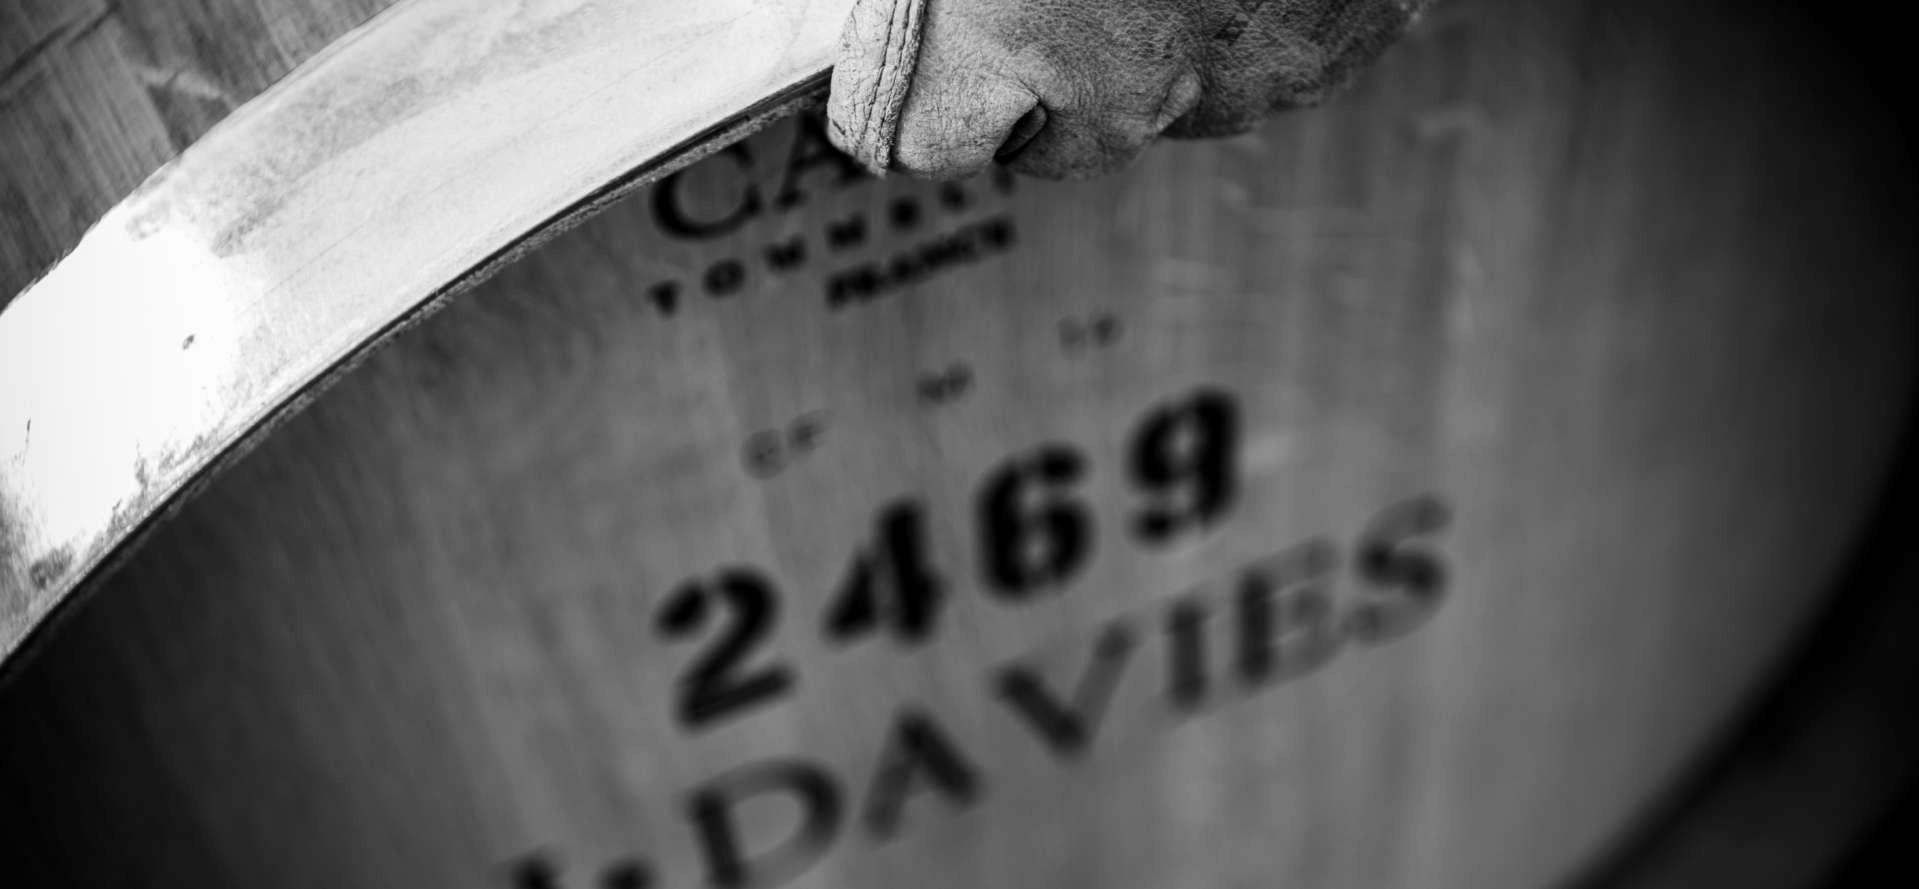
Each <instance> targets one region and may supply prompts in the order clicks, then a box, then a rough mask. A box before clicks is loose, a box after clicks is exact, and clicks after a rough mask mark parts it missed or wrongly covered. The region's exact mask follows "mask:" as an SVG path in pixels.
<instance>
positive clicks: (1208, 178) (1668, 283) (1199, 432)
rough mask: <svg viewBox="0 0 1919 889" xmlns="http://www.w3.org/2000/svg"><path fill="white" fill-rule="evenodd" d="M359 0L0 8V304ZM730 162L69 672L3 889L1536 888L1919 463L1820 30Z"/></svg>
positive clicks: (1725, 702) (1532, 19)
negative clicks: (1204, 122) (1138, 134)
mask: <svg viewBox="0 0 1919 889" xmlns="http://www.w3.org/2000/svg"><path fill="white" fill-rule="evenodd" d="M385 5H386V4H384V3H381V2H379V0H328V2H325V3H311V2H298V3H296V2H292V0H253V2H247V3H240V2H236V0H199V2H188V0H146V2H131V0H128V2H122V3H118V4H111V5H109V4H106V3H99V4H88V3H53V2H39V0H9V2H7V3H6V4H5V5H3V6H0V23H4V25H5V30H4V31H0V72H4V74H3V75H0V198H4V200H5V201H6V212H5V215H4V219H3V220H0V226H3V227H0V251H3V252H0V293H9V294H10V293H14V292H16V291H18V290H21V289H23V288H25V287H27V286H28V285H29V284H30V283H32V282H33V281H34V280H35V279H36V278H38V277H39V276H40V275H42V274H43V273H44V272H45V271H46V269H47V268H49V267H50V266H51V265H52V263H53V262H54V261H56V260H57V259H59V257H60V256H61V255H62V254H63V253H64V252H65V251H66V250H68V249H69V248H71V247H72V246H73V245H74V244H75V243H77V242H78V241H79V238H80V236H81V234H82V232H83V231H84V230H85V229H86V228H87V226H88V225H89V224H90V223H91V222H92V221H93V220H95V219H97V218H99V217H100V215H101V214H102V213H104V212H106V210H107V208H108V207H109V206H111V205H112V204H113V203H114V202H115V201H118V200H119V199H121V198H122V197H124V196H126V195H127V194H128V193H130V192H132V191H133V190H134V188H135V187H136V186H137V185H139V183H140V181H141V180H142V178H143V177H145V176H146V175H147V174H148V173H150V172H152V171H153V170H155V169H156V168H158V167H159V166H160V165H161V164H162V163H164V162H165V161H166V160H167V159H168V158H169V157H170V156H172V155H173V154H174V153H176V152H179V151H182V150H186V149H187V148H188V146H190V145H194V144H196V143H198V142H200V140H202V138H203V137H204V138H206V139H209V140H210V139H213V138H216V137H217V136H218V135H219V134H218V133H217V132H216V133H213V134H209V133H208V131H209V130H210V129H211V128H213V127H214V126H215V124H216V123H217V122H219V121H221V120H223V119H226V118H228V117H229V116H230V115H235V114H245V113H246V110H245V108H244V107H243V106H244V104H245V103H246V101H247V100H248V99H249V98H251V97H253V96H254V95H255V94H256V93H259V92H260V91H261V90H263V89H265V88H266V87H267V86H268V85H269V84H270V83H272V82H273V81H275V80H276V79H278V78H280V77H282V76H284V75H286V74H287V73H288V72H289V71H291V70H293V69H294V68H295V66H297V65H299V64H301V63H302V62H305V61H307V60H308V59H310V58H313V57H315V55H316V54H318V53H320V52H321V51H322V50H324V49H326V48H327V47H329V46H337V45H339V43H338V42H339V41H342V39H343V38H346V37H347V36H348V34H349V32H350V31H351V30H352V29H354V28H356V27H360V28H362V30H361V31H360V32H357V33H360V34H365V33H367V31H366V30H365V29H376V28H379V27H380V26H381V23H382V21H383V19H382V17H380V16H377V15H375V14H376V13H379V12H380V11H381V9H382V8H383V7H384V6H385ZM472 6H473V8H474V9H475V10H478V9H481V8H482V7H485V8H487V9H490V10H492V12H489V13H487V14H489V15H496V16H499V17H500V18H501V20H502V21H508V22H509V23H517V22H519V21H520V19H519V18H516V17H524V19H525V21H527V22H529V23H530V24H528V25H527V26H526V28H527V30H526V33H528V34H531V35H533V36H532V37H531V38H529V39H528V40H526V41H523V42H520V43H513V44H511V45H510V46H508V45H507V44H502V48H501V49H500V51H501V52H506V51H509V50H510V51H516V52H517V51H526V52H538V51H540V49H539V47H541V46H543V45H547V44H542V42H541V40H542V39H545V38H547V37H552V38H553V39H555V40H560V39H562V38H561V37H560V36H554V35H563V31H564V29H565V28H566V27H567V25H568V22H570V21H572V19H571V18H569V16H571V15H572V14H573V13H572V10H574V9H575V8H577V9H580V10H587V9H589V8H591V7H593V6H594V4H590V3H574V2H571V0H556V2H553V3H546V4H540V3H527V2H516V3H500V4H472ZM475 14H476V15H477V14H479V13H477V12H476V13H475ZM580 14H582V15H584V14H585V13H584V12H582V13H580ZM535 25H537V26H538V27H535ZM461 27H463V25H462V24H461V23H458V22H455V23H453V24H450V25H449V28H451V29H452V30H453V31H454V32H456V33H458V32H459V29H460V28H461ZM542 28H545V29H552V30H550V31H548V30H540V29H542ZM526 47H533V48H532V49H526ZM431 98H432V95H431V94H430V93H429V94H428V96H427V99H429V100H430V99H431ZM563 98H564V97H553V99H554V101H560V100H562V99H563ZM735 110H743V109H735ZM324 135H325V134H319V135H317V136H316V137H315V138H323V137H324ZM705 147H706V148H710V149H712V150H713V152H714V153H712V154H711V156H709V157H707V158H705V159H704V160H701V161H699V162H698V163H695V164H693V165H691V166H687V167H685V168H684V169H681V170H678V171H677V172H674V173H673V174H672V175H670V176H667V177H665V178H663V179H660V180H659V181H657V182H654V183H653V184H651V185H648V186H646V187H644V188H641V189H639V190H638V191H636V192H634V193H633V194H631V195H629V196H627V197H625V198H624V199H621V200H618V201H611V202H608V203H607V204H606V206H604V207H602V208H599V209H600V212H599V213H598V215H596V216H595V217H594V218H592V219H590V220H587V221H585V222H583V223H581V224H580V225H578V226H577V227H576V228H573V229H571V230H570V231H567V232H565V233H563V234H559V235H558V236H557V237H555V238H554V239H553V240H551V241H550V242H548V243H545V244H544V245H543V246H540V247H538V248H537V249H533V250H531V251H529V252H526V253H525V254H524V255H521V256H518V257H517V258H516V259H515V260H514V261H512V262H510V263H505V264H502V265H501V266H500V267H499V268H498V269H497V271H496V272H495V273H494V274H493V275H492V277H491V278H490V279H488V280H486V281H484V282H482V283H479V284H478V285H477V286H475V287H474V288H473V289H471V290H470V291H468V292H465V293H461V294H459V295H457V296H455V297H453V298H452V299H450V300H448V301H447V302H446V304H445V306H444V308H443V309H442V310H441V311H439V312H438V313H437V314H434V315H432V316H431V317H430V318H423V319H415V320H414V323H413V324H412V326H411V327H410V328H409V329H406V330H402V331H397V332H392V331H389V332H388V333H392V334H393V336H392V339H391V341H390V342H388V343H387V344H386V345H385V346H384V347H382V348H380V349H378V350H375V351H373V352H372V353H371V354H370V355H367V356H366V357H365V359H364V360H363V361H362V362H361V363H359V364H358V365H357V366H356V367H354V368H353V369H352V370H350V371H349V372H346V373H344V374H343V375H341V376H339V377H338V378H337V379H336V380H335V381H334V382H333V383H332V384H331V386H330V387H329V388H327V389H326V390H325V391H324V392H320V393H317V394H316V396H315V397H313V398H312V400H311V402H310V403H309V404H306V405H305V406H304V408H303V409H302V410H300V412H298V413H297V414H295V415H292V416H291V417H289V418H287V419H285V420H284V421H282V422H281V423H280V424H279V425H278V426H277V427H276V428H274V429H273V430H272V431H271V432H270V434H267V435H265V436H264V437H262V438H260V439H259V440H258V442H257V445H256V446H255V447H253V448H252V450H251V451H250V452H248V453H245V454H244V455H236V456H235V457H234V459H232V460H231V461H230V462H229V463H228V465H226V466H225V467H224V468H223V469H222V471H220V472H218V473H216V474H211V475H209V476H207V477H206V478H204V479H203V480H202V485H201V486H200V488H199V490H198V491H197V492H196V493H193V494H192V495H191V496H184V495H183V496H180V497H178V498H175V499H174V500H172V501H171V502H170V503H169V504H168V509H169V510H171V514H169V515H165V516H160V517H156V518H155V519H154V521H152V523H151V524H150V526H149V527H148V530H147V531H146V532H145V534H144V536H143V537H142V538H141V539H140V540H138V541H137V545H129V546H126V547H124V548H123V551H122V552H119V553H116V556H115V562H114V563H113V564H112V565H110V566H107V568H103V569H101V571H100V572H99V576H98V577H97V578H96V579H95V580H93V582H92V583H91V585H90V586H89V587H88V588H87V589H86V590H85V594H84V595H76V596H74V597H72V598H71V599H70V600H69V601H67V602H65V603H64V604H63V605H62V606H61V609H60V611H59V612H58V614H57V620H55V621H54V622H53V623H52V624H50V625H46V626H42V627H40V629H39V630H37V631H36V633H35V635H34V636H33V637H32V645H31V646H30V647H29V648H27V649H25V650H23V652H22V653H20V654H17V655H16V656H14V657H13V658H11V659H10V660H9V661H8V662H7V664H6V671H7V676H6V683H5V686H4V688H0V868H4V870H0V874H5V877H4V880H5V881H6V882H7V883H8V884H9V885H12V884H13V882H14V881H15V880H19V881H20V883H19V885H77V886H92V885H100V886H107V885H112V886H148V885H151V886H183V885H192V886H200V887H210V886H235V887H242V886H244V887H252V886H314V887H320V886H328V887H336V886H354V887H385V886H394V887H402V886H405V887H416V886H464V887H502V889H506V887H514V889H548V887H556V889H557V887H587V886H592V887H607V889H614V887H619V889H632V887H642V886H659V887H674V889H678V887H695V886H715V887H742V886H753V887H773V886H837V887H878V886H889V885H914V886H929V887H971V886H981V885H1006V886H1035V887H1039V886H1106V887H1167V886H1205V887H1212V886H1219V887H1231V886H1247V887H1253V886H1259V887H1266V886H1313V887H1338V886H1352V887H1384V886H1419V887H1448V886H1459V887H1508V886H1510V887H1536V886H1546V885H1556V884H1559V883H1561V882H1563V881H1566V880H1569V879H1572V878H1574V877H1575V876H1576V875H1578V874H1581V873H1585V872H1587V871H1586V869H1588V868H1590V867H1592V866H1593V864H1594V862H1595V861H1596V860H1598V859H1599V858H1600V857H1601V856H1603V855H1605V854H1607V853H1608V851H1609V850H1612V849H1614V848H1615V847H1616V846H1617V844H1618V843H1619V841H1620V839H1621V837H1622V836H1625V835H1626V834H1627V833H1628V832H1629V831H1630V830H1632V829H1633V826H1634V825H1635V824H1637V823H1639V822H1638V821H1637V819H1638V818H1640V817H1641V816H1642V815H1644V814H1645V812H1646V811H1648V809H1649V807H1652V806H1655V805H1656V804H1657V802H1658V801H1659V800H1660V799H1661V798H1662V794H1663V793H1664V792H1665V790H1666V788H1668V787H1670V786H1671V785H1673V783H1674V782H1676V781H1679V780H1681V779H1682V777H1683V776H1684V774H1685V773H1686V770H1687V769H1688V768H1689V767H1690V766H1692V765H1693V764H1694V763H1695V762H1696V760H1697V757H1698V756H1699V755H1700V751H1702V750H1705V749H1708V748H1709V746H1710V745H1711V744H1712V743H1713V741H1714V739H1715V738H1718V737H1719V736H1720V735H1721V733H1723V732H1724V730H1725V727H1726V726H1727V725H1729V724H1733V723H1734V721H1735V720H1736V718H1737V717H1738V715H1739V714H1740V713H1742V712H1744V708H1745V707H1746V706H1747V705H1748V703H1749V702H1750V701H1752V700H1754V699H1755V696H1758V695H1761V694H1763V693H1764V691H1765V687H1766V685H1767V683H1768V682H1769V681H1771V680H1772V679H1774V678H1776V677H1777V675H1778V669H1779V665H1780V664H1781V663H1782V662H1783V659H1784V658H1785V657H1786V656H1787V655H1788V653H1789V652H1791V651H1792V650H1793V643H1794V641H1795V640H1797V639H1800V638H1802V636H1803V634H1804V632H1805V631H1806V628H1807V627H1809V626H1812V625H1814V622H1815V621H1816V620H1818V618H1819V617H1820V615H1822V614H1824V613H1825V611H1824V608H1825V605H1826V602H1827V600H1828V594H1829V593H1830V591H1831V590H1832V589H1833V588H1834V585H1835V583H1836V582H1837V581H1838V580H1839V579H1840V578H1841V577H1842V576H1843V574H1842V572H1843V571H1844V570H1845V568H1846V564H1847V559H1848V557H1849V556H1850V555H1851V554H1852V553H1853V552H1854V551H1855V545H1856V543H1857V541H1858V540H1860V539H1861V536H1862V535H1863V534H1865V533H1866V532H1867V531H1868V520H1869V518H1870V517H1871V515H1872V509H1871V507H1872V505H1873V503H1874V502H1875V499H1876V497H1877V495H1878V492H1879V490H1880V487H1881V484H1882V482H1883V481H1884V480H1885V478H1886V477H1887V472H1888V469H1889V467H1890V466H1891V465H1892V463H1891V461H1892V458H1893V456H1894V453H1895V449H1896V448H1897V446H1898V444H1899V442H1900V432H1901V430H1902V428H1904V423H1905V414H1906V409H1907V405H1908V403H1909V401H1910V396H1911V388H1910V384H1911V381H1912V377H1913V372H1914V368H1913V366H1912V362H1911V353H1912V346H1913V336H1912V335H1913V332H1914V325H1913V321H1914V319H1913V317H1912V313H1913V309H1912V306H1911V298H1910V297H1911V295H1912V287H1913V283H1914V274H1915V271H1919V269H1915V260H1914V258H1913V256H1912V255H1911V253H1910V250H1909V249H1908V248H1909V244H1910V241H1911V234H1912V232H1911V229H1910V227H1909V224H1910V220H1911V218H1912V214H1911V212H1910V211H1911V209H1912V203H1911V192H1910V182H1909V175H1908V172H1907V170H1906V168H1905V157H1904V155H1903V153H1902V151H1903V145H1902V144H1901V143H1900V141H1899V136H1898V134H1897V132H1896V122H1895V121H1894V120H1893V119H1892V117H1891V115H1890V112H1889V111H1888V109H1887V108H1886V107H1885V106H1884V105H1883V103H1882V101H1881V100H1880V99H1879V98H1878V97H1875V96H1874V95H1873V94H1872V93H1871V92H1870V91H1868V90H1866V89H1864V88H1862V87H1861V86H1860V82H1859V80H1858V75H1857V73H1856V72H1855V71H1853V70H1852V69H1851V68H1849V67H1848V66H1847V65H1845V64H1842V63H1841V60H1840V58H1839V55H1838V53H1837V51H1836V50H1835V49H1834V48H1833V46H1832V45H1831V44H1830V43H1829V42H1827V41H1826V39H1825V38H1824V37H1823V36H1822V35H1821V32H1819V31H1817V30H1816V29H1812V28H1810V27H1808V26H1807V25H1806V23H1805V22H1804V21H1803V19H1801V18H1800V17H1799V16H1798V15H1797V14H1795V13H1793V12H1791V11H1790V10H1788V9H1787V8H1785V7H1784V6H1780V7H1777V8H1772V7H1761V8H1755V7H1752V6H1750V5H1744V6H1736V5H1733V4H1718V3H1707V4H1662V3H1656V2H1651V0H1628V2H1611V3H1598V2H1587V0H1551V2H1535V3H1509V2H1497V0H1455V2H1448V3H1443V4H1440V5H1439V6H1437V7H1436V8H1435V10H1434V11H1433V13H1432V14H1431V15H1430V16H1428V17H1427V19H1426V20H1425V21H1423V22H1422V23H1421V24H1420V26H1419V27H1418V28H1417V29H1416V30H1415V32H1414V33H1413V34H1412V35H1411V36H1410V37H1408V38H1407V40H1406V41H1405V42H1404V43H1403V44H1402V45H1400V46H1398V47H1396V48H1394V49H1393V50H1392V51H1391V52H1390V53H1389V54H1388V56H1387V57H1386V58H1385V59H1384V60H1383V61H1382V62H1381V63H1380V65H1379V66H1378V67H1377V69H1375V70H1373V71H1371V72H1369V73H1368V74H1367V75H1366V76H1365V77H1364V78H1363V80H1362V81H1361V82H1360V83H1358V84H1357V85H1356V86H1355V87H1354V88H1353V89H1352V90H1350V91H1348V92H1347V93H1345V94H1343V95H1341V96H1340V97H1338V98H1337V99H1336V100H1335V101H1333V102H1331V103H1330V104H1328V105H1327V106H1326V107H1323V108H1320V109H1315V110H1312V111H1310V112H1304V113H1299V114H1294V115H1289V116H1284V117H1281V118H1277V119H1275V120H1274V121H1273V122H1272V123H1271V124H1270V125H1268V126H1266V127H1265V128H1263V129H1262V130H1260V131H1259V132H1257V133H1254V134H1252V135H1249V136H1247V137H1243V138H1239V139H1234V140H1228V141H1223V142H1194V143H1167V144H1162V145H1158V146H1155V147H1154V148H1153V149H1152V150H1151V151H1149V152H1148V153H1147V155H1146V156H1144V157H1143V158H1142V160H1141V161H1140V162H1139V163H1138V164H1137V165H1135V166H1134V167H1133V168H1132V169H1129V170H1127V171H1125V172H1124V173H1121V174H1119V175H1116V176H1113V177H1110V178H1107V179H1101V180H1098V181H1092V182H1084V183H1046V182H1035V181H1028V180H1020V179H1015V178H1013V177H1010V176H1006V175H999V174H992V175H986V176H982V177H980V178H977V179H974V180H968V181H964V182H957V183H922V182H913V181H905V180H894V179H887V180H875V179H872V178H870V177H867V176H865V175H863V174H862V173H860V172H859V170H858V169H857V168H856V167H855V166H854V165H852V164H850V163H849V162H848V161H847V160H846V159H845V158H843V157H841V156H839V155H838V154H837V153H835V152H834V151H832V149H831V148H830V146H829V145H827V143H826V141H825V140H824V138H823V136H822V134H821V130H820V126H819V124H818V121H817V119H816V118H814V117H811V116H808V115H806V114H800V115H798V116H792V117H785V118H782V119H781V120H779V121H778V122H776V123H773V124H772V125H770V126H768V127H766V128H765V129H763V130H761V131H759V132H757V133H755V134H753V135H751V136H749V137H747V138H745V139H744V140H743V141H738V142H728V141H727V139H726V138H723V137H716V138H715V139H713V140H712V141H711V144H709V145H707V146H705ZM466 186H467V187H470V188H473V189H485V188H488V187H489V183H487V182H471V183H466ZM342 212H346V211H345V210H344V209H343V210H342ZM433 224H434V221H433V220H430V219H422V220H421V221H420V225H421V226H422V227H423V228H425V227H430V226H432V225H433ZM395 249H396V250H404V249H406V245H405V244H396V245H395ZM193 345H194V343H192V342H188V343H185V344H183V346H182V348H183V349H187V348H191V347H192V346H193ZM200 345H201V346H202V347H203V348H204V347H205V344H204V343H202V344H200ZM57 347H58V346H56V348H57ZM71 348H73V349H83V348H85V345H84V344H83V343H76V344H73V345H72V346H71ZM37 385H44V381H39V380H33V379H25V378H15V379H4V380H0V386H6V387H33V386H37ZM21 432H22V434H24V435H28V436H30V435H31V429H27V430H22V431H21ZM0 434H5V435H12V434H13V433H12V432H10V431H0ZM1834 829H1838V827H1837V826H1835V828H1834Z"/></svg>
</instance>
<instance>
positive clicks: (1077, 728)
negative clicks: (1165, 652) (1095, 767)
mask: <svg viewBox="0 0 1919 889" xmlns="http://www.w3.org/2000/svg"><path fill="white" fill-rule="evenodd" d="M1137 641H1138V640H1137V638H1136V636H1135V635H1134V633H1133V630H1132V628H1131V627H1130V626H1128V625H1127V624H1125V623H1123V622H1115V623H1113V624H1111V625H1109V626H1108V627H1107V628H1106V629H1105V631H1104V632H1103V633H1101V635H1100V638H1099V641H1098V642H1097V643H1096V644H1095V645H1094V647H1093V659H1092V662H1091V663H1089V664H1087V666H1086V671H1085V672H1084V673H1083V674H1081V676H1080V679H1079V683H1078V685H1077V686H1076V687H1075V688H1074V690H1073V698H1072V700H1071V701H1070V702H1067V703H1061V702H1060V700H1059V699H1058V698H1057V697H1056V696H1054V694H1053V693H1052V692H1050V691H1048V690H1047V689H1046V683H1045V681H1043V680H1041V679H1040V678H1039V676H1038V675H1037V674H1035V673H1034V671H1033V670H1032V669H1031V668H1029V667H1025V666H1020V665H1014V666H1010V667H1006V668H1004V669H1002V670H1001V671H1000V672H999V676H998V680H997V681H996V683H995V685H996V686H997V688H998V691H999V696H1000V698H1001V700H1004V701H1005V702H1006V703H1007V705H1008V706H1010V707H1011V708H1012V709H1013V712H1014V713H1015V714H1017V715H1018V716H1019V717H1020V718H1021V719H1023V720H1024V721H1025V722H1026V724H1027V725H1028V726H1030V727H1031V728H1032V729H1033V730H1034V731H1035V732H1036V733H1038V734H1039V737H1040V740H1042V741H1044V742H1045V743H1046V746H1047V747H1048V748H1049V749H1051V750H1052V751H1053V752H1054V753H1056V754H1059V755H1060V757H1061V758H1064V759H1071V758H1074V757H1077V756H1079V755H1081V754H1084V753H1085V752H1086V750H1087V748H1088V747H1089V746H1090V745H1091V744H1092V740H1093V732H1094V731H1095V730H1097V729H1098V727H1099V724H1100V719H1101V717H1102V716H1104V715H1105V713H1106V707H1107V705H1108V704H1110V703H1112V700H1113V693H1114V691H1115V690H1116V689H1117V688H1118V687H1119V678H1120V674H1121V673H1122V672H1123V671H1124V670H1125V668H1126V663H1127V661H1128V659H1129V657H1130V656H1131V654H1132V652H1133V648H1134V645H1135V644H1136V642H1137Z"/></svg>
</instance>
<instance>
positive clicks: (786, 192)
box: [774, 114, 872, 210]
mask: <svg viewBox="0 0 1919 889" xmlns="http://www.w3.org/2000/svg"><path fill="white" fill-rule="evenodd" d="M815 171H825V172H829V173H832V174H834V175H833V179H832V182H833V185H834V190H835V191H839V190H842V189H846V188H849V187H851V186H854V185H858V184H859V183H861V182H863V181H865V180H868V179H871V178H872V177H871V176H870V175H868V174H867V172H866V169H865V168H864V167H861V166H860V165H859V162H858V161H855V160H853V159H852V158H850V157H847V156H846V155H845V154H843V153H841V152H840V150H839V149H837V148H834V147H833V143H832V142H830V141H828V140H827V138H826V127H825V124H823V123H821V122H820V118H819V116H818V115H813V114H803V115H801V116H800V119H799V126H798V127H797V132H796V133H795V135H794V137H793V144H792V146H791V147H790V148H789V149H788V151H787V153H786V170H785V172H784V173H783V174H782V175H781V177H780V191H779V197H777V198H774V204H775V205H776V206H778V207H779V208H780V209H782V210H790V209H792V208H794V207H797V206H799V205H801V204H804V203H806V191H805V190H804V189H802V188H800V182H801V180H803V179H805V178H806V176H807V174H808V173H813V172H815ZM816 178H817V177H816Z"/></svg>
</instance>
